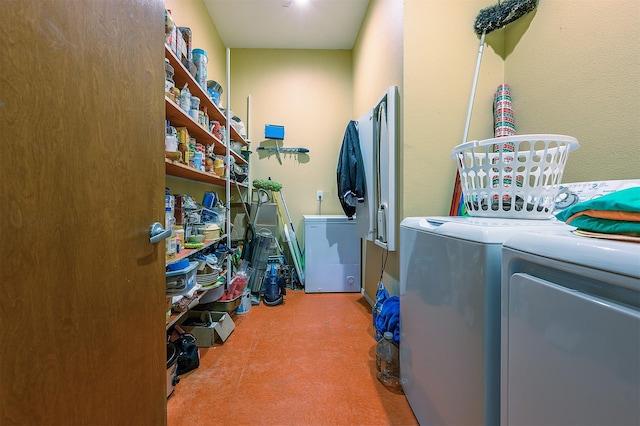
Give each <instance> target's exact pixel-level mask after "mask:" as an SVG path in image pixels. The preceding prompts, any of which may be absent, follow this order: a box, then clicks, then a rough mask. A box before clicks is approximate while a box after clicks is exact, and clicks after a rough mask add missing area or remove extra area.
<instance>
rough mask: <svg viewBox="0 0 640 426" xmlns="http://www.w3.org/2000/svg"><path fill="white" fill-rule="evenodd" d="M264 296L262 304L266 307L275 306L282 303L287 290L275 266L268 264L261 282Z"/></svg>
mask: <svg viewBox="0 0 640 426" xmlns="http://www.w3.org/2000/svg"><path fill="white" fill-rule="evenodd" d="M263 283H264V284H263V286H264V296H263V302H264V304H265V305H267V306H276V305H280V304H282V302H284V296H285V294H286V293H287V288H286V285H285V282H284V279H282V277H280V275H279V274H278V271H277V270H276V265H275V264H274V263H270V264H269V266H268V271H267V274H266V277H265V279H264V282H263Z"/></svg>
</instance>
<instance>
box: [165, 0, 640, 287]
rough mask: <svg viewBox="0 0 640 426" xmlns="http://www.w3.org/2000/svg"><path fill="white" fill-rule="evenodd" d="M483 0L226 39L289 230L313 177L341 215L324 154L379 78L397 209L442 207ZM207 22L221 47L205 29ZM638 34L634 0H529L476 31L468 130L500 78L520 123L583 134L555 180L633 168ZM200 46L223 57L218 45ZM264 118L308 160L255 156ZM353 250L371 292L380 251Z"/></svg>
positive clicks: (235, 99) (638, 132)
mask: <svg viewBox="0 0 640 426" xmlns="http://www.w3.org/2000/svg"><path fill="white" fill-rule="evenodd" d="M495 3H496V2H495V1H494V0H481V1H478V0H456V1H454V2H452V1H447V0H404V1H401V0H372V1H371V4H370V6H369V10H368V11H367V15H366V18H365V21H364V23H363V26H362V28H361V30H360V34H359V36H358V40H357V42H356V45H355V47H354V49H353V52H352V54H351V52H345V51H305V50H303V51H297V50H296V51H280V50H270V51H263V50H243V49H240V50H236V49H234V50H233V51H232V55H231V62H232V71H231V75H232V80H231V85H232V87H231V95H232V98H231V104H232V109H234V112H235V113H236V114H237V115H239V116H240V117H241V118H243V119H246V97H247V96H248V95H249V94H251V98H252V115H251V128H250V129H249V131H250V136H251V139H252V141H253V150H254V154H252V159H251V162H252V164H251V168H252V173H253V177H254V178H258V177H263V178H264V177H266V176H272V178H273V179H275V180H278V181H281V182H282V183H283V184H284V190H285V195H286V197H287V202H288V204H289V208H290V209H291V210H292V212H291V213H292V215H293V216H294V226H295V227H296V230H298V229H302V215H303V214H317V213H318V212H319V210H318V207H319V206H318V203H317V202H316V201H315V192H316V190H317V189H322V190H324V191H325V201H324V202H323V203H322V213H323V214H341V213H342V211H341V209H340V207H339V204H338V202H337V198H336V194H335V165H336V161H337V154H338V151H339V149H340V145H341V142H342V136H343V133H344V128H345V126H346V123H347V121H348V120H349V119H352V118H357V117H359V116H360V115H362V114H363V113H364V112H365V111H366V110H367V109H369V108H370V107H371V106H373V103H374V102H375V101H376V100H377V99H378V98H379V97H380V96H381V94H382V93H383V91H384V90H385V88H386V87H387V86H390V85H398V86H399V88H400V99H401V113H402V119H401V120H402V131H401V133H402V134H401V141H402V142H401V145H402V146H401V147H400V148H399V150H400V160H399V162H400V167H399V168H400V172H399V173H400V176H398V178H399V181H400V187H399V191H400V194H399V197H400V211H399V218H400V219H402V218H403V217H406V216H425V215H447V214H448V212H449V205H450V202H451V192H452V187H453V181H454V177H455V162H454V161H453V160H451V159H450V157H449V154H450V152H451V150H452V149H453V148H454V147H455V146H456V145H458V144H460V143H461V142H462V137H463V132H464V126H465V119H466V114H467V107H468V102H469V95H470V91H471V85H472V80H473V73H474V69H475V64H476V59H477V51H478V42H479V38H478V36H477V35H476V34H475V33H474V32H473V29H472V25H473V22H474V21H475V18H476V16H477V14H478V12H479V11H480V10H481V9H482V8H483V7H486V6H489V5H492V4H495ZM578 3H580V6H579V7H578ZM167 5H168V6H170V5H173V8H174V9H176V13H175V14H174V17H175V18H176V20H177V21H178V23H179V24H180V25H182V22H181V21H182V19H181V17H182V16H184V22H190V23H189V24H188V25H189V26H191V27H192V28H193V29H194V39H196V40H197V38H196V35H197V34H196V33H200V34H203V33H207V31H208V30H206V29H205V28H206V25H204V22H202V20H205V21H207V20H209V19H208V18H206V19H205V17H204V16H203V15H204V14H203V13H201V12H202V10H204V6H203V5H202V2H201V0H192V1H188V2H187V1H184V0H183V1H178V0H171V1H167ZM178 5H179V7H180V8H181V9H182V11H184V15H183V14H182V11H181V13H178V9H179V8H178ZM191 14H193V16H191ZM192 19H193V21H194V23H193V24H192V23H191V21H192ZM209 21H210V20H209ZM185 25H186V24H185ZM199 25H202V30H199V29H197V28H199V27H198V26H199ZM211 26H213V25H212V24H211ZM209 34H210V35H209V36H210V37H213V38H214V40H217V42H216V43H217V45H218V46H220V43H219V37H218V36H217V33H216V32H215V29H213V30H211V33H209ZM214 34H215V36H214ZM639 40H640V3H638V1H637V0H615V1H614V0H598V1H596V0H583V1H580V2H577V1H567V0H544V1H543V2H540V5H539V7H538V9H537V10H536V11H535V12H534V13H531V14H529V15H527V16H525V17H523V18H521V19H520V20H518V21H517V22H516V23H514V24H512V25H510V26H509V27H507V28H506V29H503V30H498V31H495V32H494V33H491V34H489V36H488V37H487V44H486V46H485V49H484V55H483V59H482V64H481V67H480V77H479V81H478V88H477V91H476V100H475V103H474V110H473V119H472V122H471V126H470V132H469V139H483V138H489V137H492V136H493V125H492V123H493V117H492V99H493V94H494V91H495V90H496V88H497V86H498V85H499V84H500V83H502V82H503V81H504V82H507V83H509V84H510V86H511V91H512V96H513V102H514V112H515V115H516V124H517V126H518V131H519V133H560V134H567V135H571V136H575V137H577V138H578V140H579V141H580V142H581V147H580V149H579V150H578V151H576V152H574V153H572V154H571V155H570V157H569V162H568V165H567V168H566V173H565V176H564V181H565V182H569V181H581V180H596V179H623V178H632V177H635V178H637V177H638V176H639V175H640V145H638V141H639V140H640V118H639V117H640V114H639V113H638V111H640V96H638V93H640V42H639ZM198 43H199V42H198ZM203 43H204V41H203ZM216 43H214V45H215V44H216ZM194 45H195V44H194ZM200 47H203V46H200ZM204 47H205V49H206V48H207V46H204ZM210 49H211V50H212V52H219V53H214V55H218V54H219V57H220V58H222V60H221V63H223V62H224V59H223V55H224V53H223V49H222V48H220V50H219V51H218V50H217V49H216V47H213V46H212V47H210ZM207 51H209V50H208V49H207ZM216 57H217V56H216ZM210 58H211V55H210ZM351 60H352V61H353V62H352V63H351ZM210 64H211V60H210ZM211 72H212V71H211V65H210V67H209V73H210V75H211ZM221 80H222V81H220V82H221V83H223V82H224V80H223V79H221ZM265 123H271V124H282V125H285V127H286V140H285V145H286V146H303V147H306V148H309V149H310V150H311V153H310V155H309V156H308V158H305V157H304V156H300V157H298V159H297V160H296V157H288V158H284V159H283V165H282V166H280V165H279V164H278V162H277V160H276V158H275V156H270V157H269V156H266V155H257V154H256V153H255V146H256V145H259V144H260V143H261V142H262V139H263V138H262V136H263V135H264V133H263V132H264V124H265ZM364 249H365V250H364V256H365V257H364V259H365V262H364V266H363V270H364V285H365V289H366V292H367V294H368V295H369V296H370V297H371V296H372V295H374V294H375V286H376V284H377V281H378V278H379V275H380V267H381V258H382V256H381V255H382V253H381V250H380V249H379V248H378V247H377V246H374V245H372V244H369V243H365V245H364ZM398 279H399V276H398V252H396V253H391V254H390V255H389V261H388V263H387V265H386V275H385V276H384V277H383V282H385V284H386V285H387V287H388V288H389V290H390V291H392V292H395V291H396V289H397V281H398Z"/></svg>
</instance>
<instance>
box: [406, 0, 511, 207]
mask: <svg viewBox="0 0 640 426" xmlns="http://www.w3.org/2000/svg"><path fill="white" fill-rule="evenodd" d="M491 4H494V2H493V0H488V1H486V0H483V1H475V0H457V1H455V2H451V1H435V0H430V1H424V0H406V1H405V12H404V28H405V37H404V52H405V54H404V87H405V96H404V146H403V149H404V153H403V160H404V169H403V173H404V174H403V182H404V185H403V190H402V191H403V197H404V203H403V209H404V212H403V215H402V216H403V217H407V216H427V215H448V214H449V206H450V204H451V194H452V189H453V183H454V178H455V174H456V164H455V162H454V161H453V160H452V159H451V158H450V157H449V154H450V152H451V150H452V149H453V148H454V147H455V146H456V145H459V144H460V143H462V138H463V134H464V127H465V121H466V116H467V109H468V105H469V97H470V93H471V86H472V82H473V75H474V70H475V66H476V59H477V53H478V45H479V38H478V36H477V35H476V34H475V33H474V31H473V23H474V21H475V18H476V15H477V14H478V12H479V11H480V9H482V8H483V7H486V6H488V5H491ZM502 74H503V61H502V60H501V59H500V57H499V56H498V55H497V54H496V52H495V51H494V50H493V49H492V48H490V47H487V48H485V49H484V54H483V57H482V63H481V66H480V76H479V78H478V87H477V90H476V96H475V102H474V108H473V115H472V121H471V126H470V130H469V138H468V139H469V140H473V139H483V138H487V137H492V136H493V127H492V122H493V118H492V109H491V104H492V100H493V93H494V91H495V89H496V88H497V87H498V85H499V84H500V83H501V82H502Z"/></svg>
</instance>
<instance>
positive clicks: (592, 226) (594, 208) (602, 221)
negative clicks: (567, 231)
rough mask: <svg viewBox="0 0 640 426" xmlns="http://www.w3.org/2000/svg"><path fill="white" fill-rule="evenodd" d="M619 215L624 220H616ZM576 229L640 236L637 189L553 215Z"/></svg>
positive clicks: (620, 192) (623, 191)
mask: <svg viewBox="0 0 640 426" xmlns="http://www.w3.org/2000/svg"><path fill="white" fill-rule="evenodd" d="M616 215H619V216H621V217H624V219H615V218H612V217H615V216H616ZM556 217H557V218H558V220H561V221H563V222H566V223H567V224H569V225H571V226H575V227H576V228H578V229H583V230H585V231H591V232H601V233H605V234H631V235H640V187H633V188H629V189H624V190H621V191H617V192H612V193H611V194H607V195H603V196H602V197H598V198H594V199H592V200H588V201H583V202H582V203H578V204H576V205H574V206H571V207H569V208H568V209H565V210H563V211H561V212H560V213H558V214H556Z"/></svg>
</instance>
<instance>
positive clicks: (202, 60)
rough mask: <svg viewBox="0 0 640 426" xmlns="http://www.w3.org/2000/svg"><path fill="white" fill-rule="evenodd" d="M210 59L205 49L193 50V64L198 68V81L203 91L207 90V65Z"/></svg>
mask: <svg viewBox="0 0 640 426" xmlns="http://www.w3.org/2000/svg"><path fill="white" fill-rule="evenodd" d="M208 62H209V58H208V57H207V52H205V51H204V50H203V49H193V63H194V65H195V66H196V81H197V82H198V84H199V85H200V87H202V89H203V90H207V63H208Z"/></svg>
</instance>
